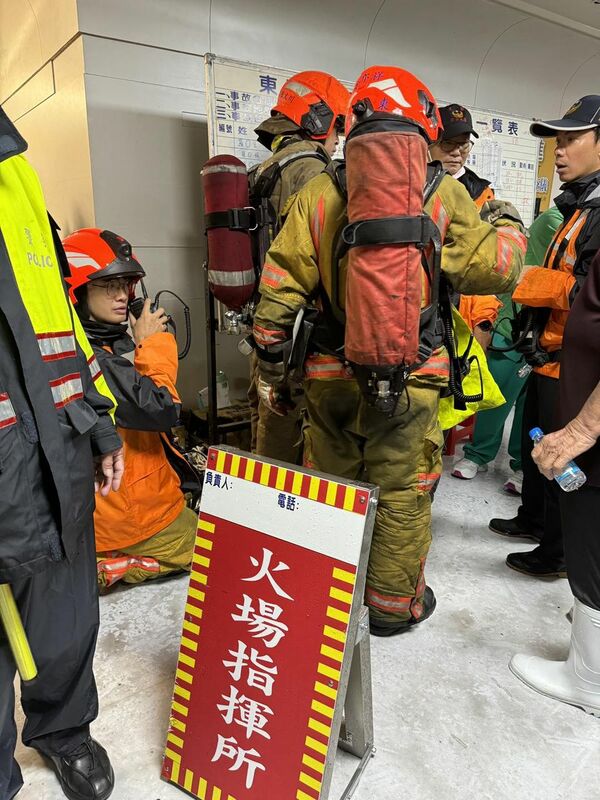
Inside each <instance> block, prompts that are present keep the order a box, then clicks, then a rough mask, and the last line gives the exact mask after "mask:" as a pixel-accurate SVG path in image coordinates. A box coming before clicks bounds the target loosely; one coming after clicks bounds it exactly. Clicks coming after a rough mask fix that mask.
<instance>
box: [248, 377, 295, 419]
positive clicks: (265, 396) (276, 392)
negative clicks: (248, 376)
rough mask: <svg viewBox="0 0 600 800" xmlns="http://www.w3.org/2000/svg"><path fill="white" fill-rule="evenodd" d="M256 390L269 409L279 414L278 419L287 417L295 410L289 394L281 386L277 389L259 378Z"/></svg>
mask: <svg viewBox="0 0 600 800" xmlns="http://www.w3.org/2000/svg"><path fill="white" fill-rule="evenodd" d="M256 390H257V393H258V396H259V398H260V399H261V400H262V401H263V403H264V404H265V405H266V406H267V408H268V409H269V410H270V411H272V412H273V413H274V414H277V416H278V417H285V416H287V414H288V412H289V411H290V410H291V409H292V408H293V403H292V402H291V400H290V398H289V394H288V393H287V392H286V391H284V390H283V388H282V387H281V386H278V387H276V386H274V385H273V384H272V383H267V382H266V381H265V380H263V378H261V377H259V379H258V383H257V384H256Z"/></svg>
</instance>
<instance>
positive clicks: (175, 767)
mask: <svg viewBox="0 0 600 800" xmlns="http://www.w3.org/2000/svg"><path fill="white" fill-rule="evenodd" d="M179 766H180V765H179V762H177V763H176V764H173V768H172V769H171V780H172V781H174V782H175V783H179Z"/></svg>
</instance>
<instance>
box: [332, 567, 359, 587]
mask: <svg viewBox="0 0 600 800" xmlns="http://www.w3.org/2000/svg"><path fill="white" fill-rule="evenodd" d="M333 578H334V579H335V580H336V581H344V583H350V584H351V585H352V586H354V584H355V583H356V575H355V574H354V573H352V572H348V571H347V570H345V569H340V568H339V567H335V568H334V570H333Z"/></svg>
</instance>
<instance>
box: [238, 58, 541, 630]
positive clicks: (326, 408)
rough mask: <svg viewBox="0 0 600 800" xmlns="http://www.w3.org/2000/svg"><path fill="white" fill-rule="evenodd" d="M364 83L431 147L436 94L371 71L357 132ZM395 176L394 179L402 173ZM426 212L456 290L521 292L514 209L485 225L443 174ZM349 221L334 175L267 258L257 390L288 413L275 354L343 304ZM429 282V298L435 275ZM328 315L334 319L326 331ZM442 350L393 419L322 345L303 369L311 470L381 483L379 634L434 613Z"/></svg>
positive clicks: (374, 560) (501, 209)
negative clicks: (342, 252) (344, 235)
mask: <svg viewBox="0 0 600 800" xmlns="http://www.w3.org/2000/svg"><path fill="white" fill-rule="evenodd" d="M358 87H360V101H361V103H360V105H361V108H362V109H363V112H364V113H366V114H369V113H371V111H373V109H380V108H383V109H385V112H383V114H382V113H379V114H378V115H377V116H378V118H381V116H383V117H385V116H386V114H391V115H393V117H394V118H397V117H398V116H403V117H404V118H406V119H408V120H409V121H412V122H414V123H415V124H416V125H417V126H418V128H419V130H420V132H421V133H422V135H423V136H425V138H426V139H427V140H428V141H431V140H433V139H434V138H435V137H436V136H437V134H438V131H439V117H438V112H437V107H436V105H435V101H434V100H433V97H432V95H431V93H430V92H429V90H428V89H427V87H426V86H424V85H423V84H422V83H421V82H420V81H418V79H417V78H415V77H414V76H413V75H411V74H410V73H407V72H405V71H404V70H402V69H399V68H396V67H371V68H369V69H367V70H365V71H364V72H363V74H362V75H361V77H360V78H359V80H358V82H357V89H355V92H354V94H353V95H352V97H351V100H350V105H349V109H348V114H349V117H347V130H348V128H351V127H352V124H353V123H352V120H353V114H354V101H355V98H356V96H357V93H358ZM357 107H358V103H357ZM385 177H386V179H388V180H390V181H393V180H394V176H393V174H389V175H386V176H385ZM368 178H369V176H368V174H365V180H368ZM375 178H376V179H377V180H380V179H381V176H380V175H378V176H375ZM494 202H496V201H494ZM425 210H426V212H427V213H429V214H430V215H431V216H432V219H433V220H434V222H435V223H436V224H437V226H438V227H439V229H440V231H441V234H442V237H443V239H444V240H445V239H447V240H448V244H449V245H450V243H451V246H448V247H446V246H444V248H443V251H442V269H443V271H444V273H445V275H446V276H447V277H448V278H449V279H450V281H451V282H452V285H453V286H454V288H455V289H457V290H458V291H461V292H482V293H483V292H488V293H489V292H495V291H508V290H510V289H511V288H512V287H513V286H514V284H515V282H516V279H517V276H518V275H519V272H520V269H521V266H522V260H523V254H524V251H525V237H524V235H523V233H522V232H521V231H522V227H521V225H520V223H519V222H516V221H515V220H516V219H517V218H518V214H517V212H516V210H515V209H514V208H513V207H512V206H510V205H509V204H504V203H502V204H501V203H496V206H495V213H496V219H495V225H492V224H489V223H487V222H483V221H482V220H481V219H480V217H479V214H478V211H477V209H476V207H475V206H474V204H473V203H472V201H471V200H470V198H469V196H468V194H467V192H466V190H465V188H464V187H463V186H461V185H460V183H459V182H458V181H455V180H453V179H452V178H450V177H449V176H447V175H444V176H442V178H441V182H440V183H439V186H438V188H437V190H436V191H435V193H434V194H433V196H432V197H431V198H430V200H429V201H428V202H427V204H426V206H425ZM378 211H379V209H378ZM346 221H347V211H346V199H345V196H344V193H343V190H342V188H341V186H340V185H339V184H338V182H337V181H336V179H335V175H334V174H333V172H331V171H329V170H328V171H327V172H326V173H324V174H322V175H320V176H318V177H317V178H314V179H313V180H312V181H311V182H310V183H309V184H308V185H307V186H306V187H304V189H302V190H301V191H300V192H299V193H298V194H297V196H296V198H295V200H294V203H293V205H292V208H291V209H290V211H289V213H288V215H287V218H286V223H285V225H284V226H283V228H282V230H281V232H280V233H279V235H278V237H277V238H276V240H275V241H274V242H273V245H272V247H271V249H270V250H269V253H268V255H267V258H266V261H265V265H264V269H263V276H262V281H261V284H260V292H261V300H260V303H259V305H258V308H257V312H256V318H255V327H254V335H255V339H256V340H257V342H258V344H259V345H260V346H261V347H262V348H264V350H265V352H266V353H267V359H268V360H261V361H260V365H259V368H260V381H259V391H260V394H261V397H262V398H263V399H264V400H265V402H267V403H269V404H270V405H271V408H272V409H273V410H275V411H276V412H277V413H285V410H286V385H285V373H286V370H285V366H284V361H282V360H280V361H279V362H278V361H277V360H276V359H277V354H278V353H280V354H281V358H282V359H283V358H284V354H285V353H286V352H287V351H288V350H289V346H290V338H291V335H292V329H293V326H294V322H295V320H296V317H297V314H298V311H299V309H302V308H305V307H306V306H310V305H315V304H316V305H317V306H318V307H320V308H322V309H326V308H330V307H331V305H332V303H333V302H334V300H335V302H336V303H337V304H339V305H340V306H343V305H344V289H343V287H344V285H345V282H346V269H347V259H345V258H344V259H342V260H341V261H340V262H339V275H338V276H336V275H335V273H334V269H336V263H337V262H336V259H335V258H334V251H335V250H336V247H337V245H338V241H339V233H340V231H341V229H342V228H343V226H344V224H345V223H346ZM423 274H424V271H423ZM336 277H337V280H336ZM334 281H335V282H336V283H337V284H338V285H339V286H341V287H342V290H341V292H339V296H338V297H337V298H333V297H332V285H333V283H334ZM423 284H424V286H423V294H424V295H425V293H426V291H425V279H424V280H423ZM328 319H329V317H328V315H327V314H325V315H324V316H323V320H324V321H325V326H326V327H327V324H328V322H327V320H328ZM325 335H326V334H325ZM438 344H439V346H436V348H435V349H434V351H433V354H432V355H431V357H430V358H428V360H427V361H426V362H425V363H424V364H423V365H422V366H421V368H420V369H418V370H417V371H415V372H414V373H413V374H412V375H411V376H410V378H409V379H408V383H407V394H408V399H406V398H404V399H403V401H402V402H401V403H399V404H398V406H397V408H396V410H395V412H394V413H393V415H392V416H386V415H385V414H383V413H381V412H380V411H379V410H377V409H376V408H374V407H372V406H370V405H367V403H366V402H365V399H364V397H363V395H362V393H361V389H360V388H359V385H358V383H357V381H356V379H355V376H354V374H353V371H352V369H351V367H350V366H349V365H348V364H347V363H346V362H345V361H344V360H343V358H338V357H335V356H333V355H330V354H325V353H323V352H322V351H321V352H319V350H318V347H317V346H316V345H315V352H312V353H311V354H310V355H309V357H308V358H307V360H306V362H305V364H304V371H305V382H304V389H305V393H306V404H307V410H308V424H307V426H306V428H305V438H304V459H305V464H306V465H307V466H309V467H314V468H315V469H317V470H320V471H323V472H328V473H333V474H335V475H339V476H342V477H346V478H349V479H359V478H360V479H365V480H367V481H370V482H372V483H375V484H377V485H378V486H379V488H380V495H379V506H378V510H377V518H376V522H375V529H374V535H373V543H372V547H371V553H370V560H369V567H368V572H367V587H366V602H367V604H368V605H369V607H370V611H371V632H372V633H374V634H376V635H383V636H387V635H392V634H395V633H401V632H403V631H406V630H408V629H409V628H410V627H411V626H412V625H414V624H415V623H417V622H419V621H423V620H425V619H427V618H428V617H429V616H430V615H431V613H432V612H433V609H434V607H435V596H434V594H433V591H432V590H431V588H430V587H426V584H425V576H424V569H425V559H426V556H427V552H428V549H429V544H430V541H431V530H430V528H431V498H430V492H431V490H432V488H433V487H434V486H435V485H436V483H437V480H438V478H439V475H440V473H441V469H442V460H441V453H442V444H443V439H442V434H441V431H440V429H439V426H438V422H437V414H438V403H439V395H440V390H441V389H442V388H443V387H445V386H446V385H447V382H448V368H449V359H448V353H447V352H446V350H445V349H444V348H443V347H442V346H441V340H440V342H439V343H438ZM259 352H260V351H259Z"/></svg>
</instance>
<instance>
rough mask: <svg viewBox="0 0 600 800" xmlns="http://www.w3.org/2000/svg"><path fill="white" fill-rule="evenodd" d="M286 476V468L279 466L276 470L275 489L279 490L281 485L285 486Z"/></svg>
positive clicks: (281, 487)
mask: <svg viewBox="0 0 600 800" xmlns="http://www.w3.org/2000/svg"><path fill="white" fill-rule="evenodd" d="M286 476H287V469H284V468H283V467H279V469H278V470H277V480H276V481H275V488H276V489H279V490H281V489H283V487H284V486H285V479H286Z"/></svg>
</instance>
